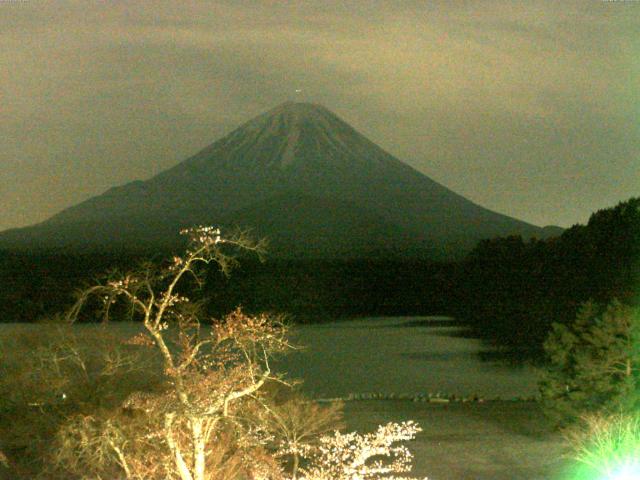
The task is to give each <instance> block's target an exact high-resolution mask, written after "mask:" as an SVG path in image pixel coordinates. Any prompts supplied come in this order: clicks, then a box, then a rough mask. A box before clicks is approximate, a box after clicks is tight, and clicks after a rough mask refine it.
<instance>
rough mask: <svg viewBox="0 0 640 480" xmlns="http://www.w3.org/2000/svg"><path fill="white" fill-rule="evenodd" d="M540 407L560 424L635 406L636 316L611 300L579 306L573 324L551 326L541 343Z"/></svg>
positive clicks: (639, 341) (639, 372)
mask: <svg viewBox="0 0 640 480" xmlns="http://www.w3.org/2000/svg"><path fill="white" fill-rule="evenodd" d="M544 349H545V353H546V355H547V360H548V366H547V368H546V370H545V371H544V372H543V376H542V379H541V382H540V393H541V396H542V402H543V405H544V407H545V409H546V411H547V412H548V413H549V415H550V416H551V417H552V418H554V420H555V421H556V422H557V423H558V424H560V425H562V424H569V423H573V422H574V421H576V420H577V419H578V418H580V417H581V416H582V415H584V414H588V413H594V412H611V413H615V412H627V411H633V410H634V409H635V408H637V407H639V406H640V314H639V310H638V309H637V308H633V307H630V306H628V305H624V304H622V303H620V302H618V301H613V302H612V303H611V304H610V305H608V306H606V307H603V306H601V305H598V304H596V303H594V302H591V301H589V302H586V303H585V304H583V305H582V307H581V309H580V310H579V312H578V315H577V317H576V319H575V320H574V322H573V323H572V324H569V325H564V324H559V323H555V324H554V325H553V330H552V332H551V333H550V335H549V337H548V338H547V340H546V341H545V344H544Z"/></svg>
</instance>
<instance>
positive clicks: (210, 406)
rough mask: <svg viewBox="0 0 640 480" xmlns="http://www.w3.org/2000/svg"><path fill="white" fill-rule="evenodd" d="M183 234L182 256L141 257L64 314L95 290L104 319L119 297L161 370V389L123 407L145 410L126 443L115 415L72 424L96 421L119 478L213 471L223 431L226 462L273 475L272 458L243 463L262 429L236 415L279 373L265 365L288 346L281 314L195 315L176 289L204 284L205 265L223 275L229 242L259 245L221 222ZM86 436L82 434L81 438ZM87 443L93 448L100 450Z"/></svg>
mask: <svg viewBox="0 0 640 480" xmlns="http://www.w3.org/2000/svg"><path fill="white" fill-rule="evenodd" d="M182 233H183V234H185V235H188V236H189V246H188V248H187V250H186V253H185V255H184V256H182V257H177V256H176V257H174V258H173V260H172V262H171V263H170V264H168V265H166V266H164V267H160V268H158V267H155V266H153V265H145V266H144V267H143V268H142V269H141V270H139V271H137V272H132V273H128V274H125V275H120V276H116V277H113V278H110V279H109V280H108V281H106V282H105V283H104V284H101V285H96V286H94V287H91V288H89V289H87V290H85V291H84V292H83V293H82V295H81V296H80V299H79V301H78V302H77V304H76V305H75V306H74V308H73V309H72V310H71V312H70V313H69V317H68V318H69V320H71V321H73V320H74V319H75V318H77V316H78V314H79V312H80V309H81V308H82V306H83V305H84V304H85V303H86V301H87V299H88V298H89V297H90V296H95V295H97V296H98V297H100V298H101V299H102V301H103V304H104V308H103V314H104V319H105V320H107V319H108V317H109V314H110V310H111V308H112V305H114V304H115V303H116V302H117V301H120V300H124V302H125V303H126V304H127V306H128V307H129V308H130V309H131V310H132V312H133V313H134V314H135V315H138V316H139V317H140V318H141V319H142V325H143V326H144V332H143V333H141V334H139V335H137V336H135V337H133V338H131V339H130V340H129V343H131V344H136V345H139V346H148V347H155V348H157V349H158V350H159V351H160V353H161V356H162V369H163V373H164V375H165V378H166V382H165V388H164V390H163V391H162V392H159V393H158V392H152V393H149V392H139V393H136V394H133V395H131V396H130V397H129V398H128V400H127V401H126V402H125V404H124V405H123V406H124V407H125V408H126V409H129V410H130V411H135V412H141V413H143V414H145V415H144V418H145V419H146V420H147V421H146V422H144V425H141V426H140V425H139V428H142V430H144V433H143V434H141V435H137V438H138V441H137V442H131V438H130V436H129V435H128V434H127V432H126V430H127V428H126V427H125V426H124V425H123V422H116V421H114V420H113V419H112V420H111V421H102V422H95V421H94V422H92V421H89V422H88V423H87V421H84V422H80V423H76V425H75V426H76V429H75V431H76V432H78V431H81V430H83V429H82V428H78V427H83V426H84V427H87V428H84V430H85V431H87V430H88V426H89V425H91V426H92V428H95V427H99V430H100V433H99V434H96V435H94V436H93V437H92V438H95V437H100V438H101V439H102V443H101V444H100V445H101V446H102V447H104V449H105V450H106V451H110V453H111V456H112V459H113V460H115V463H116V464H117V465H118V466H119V467H120V469H121V471H122V473H123V474H124V476H125V477H126V478H148V477H149V476H156V475H158V473H159V472H158V471H157V469H158V468H159V466H162V467H163V469H164V472H163V474H164V475H165V476H166V478H172V477H176V478H180V479H181V480H205V479H208V478H211V475H210V472H209V470H210V469H211V468H213V467H212V465H211V461H210V460H211V455H210V451H211V446H212V445H213V444H216V445H220V444H221V439H222V438H223V437H225V438H226V441H227V443H229V442H232V443H233V444H234V445H235V446H236V449H235V451H236V452H240V453H239V454H238V453H236V454H235V455H234V459H233V462H237V461H240V462H241V463H242V462H244V467H245V470H247V472H249V473H248V474H250V471H251V470H260V469H262V470H264V469H265V468H266V469H267V470H273V471H274V473H275V470H277V468H276V467H277V466H276V465H275V464H269V462H266V464H269V465H266V464H264V465H259V464H257V463H256V462H254V461H248V455H257V452H258V451H259V450H261V449H263V445H265V444H266V443H267V436H268V433H267V432H266V431H265V430H264V429H259V428H255V426H252V425H251V424H250V423H249V422H246V421H245V420H244V419H243V416H244V415H245V414H246V412H247V411H248V410H249V408H250V405H249V404H251V403H255V399H257V398H259V397H260V389H261V388H262V387H263V386H264V385H265V382H267V381H268V380H271V381H283V380H282V379H281V378H280V377H279V376H277V375H275V374H274V373H273V372H272V370H271V366H270V358H271V357H272V355H273V354H276V353H278V352H284V351H286V350H287V349H288V348H290V345H289V344H288V342H287V339H286V328H285V326H284V325H283V323H282V321H281V319H279V318H270V317H268V316H266V315H257V316H249V315H245V314H244V313H243V312H242V311H241V310H239V309H238V310H236V311H234V312H232V313H231V314H230V315H228V316H227V317H226V318H224V319H223V320H222V321H219V320H216V319H206V320H203V318H204V316H203V312H202V309H201V306H200V305H198V304H194V303H192V302H191V301H190V299H189V298H188V297H187V296H186V295H185V294H184V293H180V287H181V284H182V283H183V282H185V281H186V280H187V278H189V279H190V280H192V281H195V282H196V283H197V284H200V283H201V282H202V278H203V275H202V271H201V270H200V268H199V267H201V266H203V265H205V264H209V263H214V264H217V266H218V267H219V268H220V269H221V270H222V271H223V272H225V273H227V272H228V271H229V269H230V268H231V267H232V266H233V264H234V263H235V260H234V257H233V256H232V255H231V254H229V253H228V250H229V249H230V248H232V249H241V250H250V251H254V252H258V253H259V252H260V251H261V245H260V244H255V243H252V242H251V241H249V240H248V239H247V238H246V237H245V236H242V235H239V236H235V237H233V238H223V237H222V236H221V234H220V230H218V229H214V228H212V227H198V228H194V229H189V230H185V231H183V232H182ZM205 327H206V328H205ZM251 408H253V407H251ZM85 420H86V419H85ZM90 420H92V419H90ZM72 430H73V429H72ZM96 433H97V432H96ZM142 439H146V441H147V443H148V441H149V440H154V441H155V442H156V445H155V447H153V448H151V447H152V446H151V445H149V444H147V448H144V445H143V443H144V442H143V441H142ZM158 441H159V444H158V443H157V442H158ZM90 443H91V442H85V444H86V445H87V446H88V445H89V444H90ZM157 446H160V448H157ZM95 447H96V445H93V447H92V451H94V452H96V451H99V450H100V449H96V448H95ZM145 450H146V451H147V454H148V458H149V459H152V460H153V462H145V461H144V456H142V457H141V455H140V454H139V453H140V452H144V451H145ZM100 451H102V450H100ZM151 452H153V453H154V454H153V455H150V453H151ZM243 456H244V457H246V458H241V457H243ZM230 461H231V460H230ZM267 467H268V468H267Z"/></svg>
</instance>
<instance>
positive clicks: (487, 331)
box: [451, 198, 640, 353]
mask: <svg viewBox="0 0 640 480" xmlns="http://www.w3.org/2000/svg"><path fill="white" fill-rule="evenodd" d="M457 269H458V271H457V273H456V274H455V277H456V279H455V282H454V283H455V289H454V290H455V295H456V296H457V300H453V301H452V304H451V305H452V307H453V313H454V314H455V315H456V316H458V317H460V318H461V319H464V320H465V321H467V322H469V325H470V326H471V327H472V328H473V330H474V331H475V333H476V334H478V335H480V336H483V337H485V338H488V339H491V340H493V341H495V342H496V343H498V344H500V345H505V346H510V347H513V348H517V349H530V350H532V353H539V352H540V351H541V348H542V342H543V340H544V338H545V337H546V336H547V334H548V333H549V331H550V328H551V324H552V323H553V322H560V323H568V322H570V321H572V320H573V319H574V318H575V316H576V313H577V312H578V309H579V307H580V305H581V304H582V303H584V302H586V301H588V300H593V301H594V302H597V303H600V304H608V303H610V301H611V300H612V299H614V298H617V299H618V300H619V301H621V302H623V303H626V304H634V303H636V302H637V301H638V299H639V297H638V293H639V290H638V288H639V287H640V198H632V199H630V200H628V201H625V202H622V203H620V204H618V205H617V206H615V207H613V208H608V209H605V210H600V211H598V212H596V213H594V214H593V215H591V217H590V219H589V222H588V223H587V225H575V226H573V227H571V228H570V229H568V230H566V231H564V232H563V234H562V235H561V236H560V237H557V238H552V239H548V240H531V241H526V242H525V241H523V239H522V238H520V237H507V238H495V239H491V240H485V241H482V242H480V243H479V244H478V246H477V247H476V248H475V249H474V250H473V251H472V252H471V253H470V254H469V255H468V257H467V258H466V260H465V261H463V262H461V263H460V264H459V265H458V266H457Z"/></svg>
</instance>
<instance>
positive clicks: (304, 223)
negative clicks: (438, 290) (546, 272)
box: [0, 102, 561, 258]
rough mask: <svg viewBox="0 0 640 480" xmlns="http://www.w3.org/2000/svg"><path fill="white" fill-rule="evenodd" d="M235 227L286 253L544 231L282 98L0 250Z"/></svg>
mask: <svg viewBox="0 0 640 480" xmlns="http://www.w3.org/2000/svg"><path fill="white" fill-rule="evenodd" d="M198 224H214V225H220V226H222V227H224V228H227V227H232V226H240V227H242V228H248V229H250V230H251V231H252V236H254V237H259V238H262V237H267V239H268V240H269V243H270V247H269V253H270V254H272V255H275V256H282V257H304V258H309V257H312V258H313V257H315V258H344V257H367V256H371V255H373V256H378V255H384V256H386V255H393V256H409V257H416V256H418V257H428V258H451V257H455V256H459V255H461V254H463V253H464V252H466V251H468V250H469V249H471V248H472V247H473V246H474V245H475V243H476V242H477V241H478V240H480V239H484V238H490V237H494V236H505V235H511V234H518V235H522V236H523V237H525V238H529V237H534V236H535V237H538V238H544V237H548V236H550V235H557V234H559V233H560V231H561V230H560V229H557V228H554V227H546V228H540V227H537V226H534V225H531V224H528V223H526V222H523V221H520V220H517V219H514V218H511V217H508V216H506V215H502V214H499V213H496V212H493V211H491V210H488V209H486V208H483V207H481V206H479V205H477V204H475V203H473V202H471V201H469V200H467V199H465V198H464V197H462V196H460V195H458V194H456V193H454V192H453V191H451V190H449V189H448V188H446V187H444V186H443V185H441V184H439V183H437V182H435V181H433V180H431V179H430V178H428V177H427V176H425V175H423V174H422V173H420V172H418V171H417V170H415V169H413V168H412V167H410V166H408V165H407V164H405V163H403V162H401V161H400V160H398V159H397V158H395V157H394V156H392V155H391V154H389V153H387V152H386V151H384V150H383V149H382V148H380V147H379V146H377V145H376V144H375V143H373V142H372V141H370V140H368V139H367V138H365V137H364V136H363V135H362V134H360V133H358V132H357V131H356V130H355V129H354V128H352V127H351V126H350V125H348V124H347V123H346V122H344V121H343V120H341V119H340V118H338V116H336V115H335V114H333V113H332V112H330V111H329V110H327V109H326V108H324V107H322V106H320V105H316V104H310V103H293V102H287V103H284V104H282V105H280V106H278V107H276V108H274V109H272V110H270V111H268V112H266V113H263V114H262V115H259V116H258V117H256V118H254V119H252V120H250V121H248V122H247V123H245V124H243V125H241V126H240V127H238V128H237V129H236V130H234V131H232V132H231V133H230V134H228V135H227V136H225V137H223V138H221V139H219V140H218V141H216V142H214V143H212V144H211V145H209V146H208V147H206V148H204V149H203V150H202V151H200V152H199V153H197V154H195V155H194V156H192V157H190V158H188V159H186V160H184V161H183V162H181V163H179V164H177V165H176V166H174V167H173V168H170V169H168V170H165V171H163V172H161V173H160V174H158V175H156V176H155V177H153V178H151V179H149V180H146V181H134V182H131V183H128V184H125V185H122V186H119V187H115V188H111V189H110V190H108V191H106V192H105V193H103V194H101V195H98V196H96V197H93V198H90V199H88V200H86V201H84V202H82V203H80V204H78V205H75V206H72V207H70V208H67V209H66V210H63V211H61V212H60V213H58V214H56V215H54V216H53V217H51V218H49V219H48V220H46V221H44V222H42V223H39V224H37V225H34V226H30V227H26V228H20V229H13V230H7V231H5V232H1V233H0V248H3V249H20V250H25V249H26V250H52V249H53V250H112V249H135V248H140V247H145V248H148V247H151V248H155V247H171V246H175V245H176V244H177V242H178V241H179V236H178V232H179V230H180V229H181V228H184V227H187V226H192V225H198Z"/></svg>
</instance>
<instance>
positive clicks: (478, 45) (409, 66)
mask: <svg viewBox="0 0 640 480" xmlns="http://www.w3.org/2000/svg"><path fill="white" fill-rule="evenodd" d="M298 89H300V90H302V91H301V92H300V93H296V90H298ZM639 93H640V1H633V0H628V1H620V0H618V1H600V0H593V1H591V0H580V1H576V2H573V1H569V0H563V1H549V2H546V1H527V2H519V1H518V2H516V1H515V0H513V1H509V0H506V1H501V0H484V1H475V2H472V1H463V0H455V1H453V0H441V1H427V0H419V1H404V2H403V1H400V0H394V1H364V0H358V1H352V2H345V1H343V0H324V1H317V2H312V1H308V2H303V1H302V0H298V1H290V2H286V1H275V0H274V1H269V2H267V1H264V2H249V1H239V0H230V1H228V2H227V1H212V2H197V3H196V2H191V1H189V2H183V1H176V0H172V1H142V0H140V1H115V0H114V1H109V2H90V1H87V0H83V1H68V0H57V1H52V2H44V1H38V0H22V1H20V0H13V1H12V0H0V230H2V229H6V228H11V227H18V226H25V225H29V224H32V223H35V222H39V221H42V220H44V219H46V218H48V217H49V216H51V215H53V214H54V213H57V212H58V211H60V210H62V209H64V208H66V207H68V206H71V205H74V204H76V203H78V202H80V201H82V200H85V199H87V198H89V197H91V196H94V195H97V194H100V193H102V192H104V191H105V190H107V189H108V188H110V187H112V186H115V185H120V184H123V183H126V182H129V181H132V180H135V179H147V178H149V177H151V176H153V175H155V174H157V173H159V172H160V171H162V170H164V169H166V168H168V167H171V166H173V165H175V164H176V163H178V162H180V161H182V160H184V159H185V158H186V157H188V156H189V155H191V154H193V153H195V152H196V151H198V150H200V149H201V148H202V147H204V146H206V145H208V144H210V143H212V142H213V141H215V140H217V139H218V138H220V137H221V136H222V135H224V134H225V133H228V132H229V131H231V130H232V129H233V128H235V127H236V126H238V125H239V124H240V123H242V122H244V121H246V120H248V119H250V118H252V117H253V116H255V115H257V114H259V113H261V112H263V111H265V110H268V109H270V108H273V107H274V106H276V105H278V104H280V103H282V102H284V101H287V100H299V101H311V102H316V103H321V104H323V105H325V106H326V107H327V108H329V109H330V110H332V111H334V112H335V113H336V114H338V116H340V117H342V118H343V119H344V120H346V121H347V122H349V123H351V125H353V126H354V127H355V128H356V129H357V130H359V131H360V132H362V133H363V134H365V135H366V136H368V137H369V138H370V139H371V140H373V141H374V142H376V143H377V144H379V145H380V146H382V147H383V148H385V149H386V150H388V151H389V152H391V153H392V154H394V155H395V156H397V157H398V158H399V159H401V160H403V161H404V162H406V163H408V164H410V165H412V166H413V167H415V168H416V169H418V170H419V171H421V172H423V173H424V174H426V175H427V176H429V177H431V178H432V179H434V180H436V181H438V182H440V183H442V184H444V185H445V186H447V187H449V188H451V189H452V190H454V191H456V192H458V193H460V194H462V195H464V196H465V197H467V198H469V199H470V200H473V201H475V202H476V203H479V204H481V205H483V206H485V207H488V208H491V209H493V210H496V211H498V212H501V213H506V214H508V215H511V216H514V217H517V218H520V219H523V220H526V221H529V222H532V223H534V224H537V225H547V224H556V225H561V226H565V227H567V226H570V225H572V224H575V223H584V222H585V221H586V220H587V219H588V216H589V214H590V213H591V212H593V211H594V210H597V209H600V208H604V207H607V206H612V205H614V204H616V203H617V202H618V201H621V200H625V199H627V198H629V197H631V196H638V195H640V102H639V98H638V97H639Z"/></svg>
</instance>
